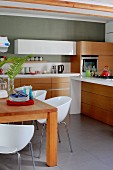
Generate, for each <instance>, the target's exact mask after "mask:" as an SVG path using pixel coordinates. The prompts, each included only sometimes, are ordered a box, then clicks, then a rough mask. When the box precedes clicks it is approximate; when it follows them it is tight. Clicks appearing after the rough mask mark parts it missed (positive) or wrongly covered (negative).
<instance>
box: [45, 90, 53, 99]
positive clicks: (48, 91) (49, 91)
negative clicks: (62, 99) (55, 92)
mask: <svg viewBox="0 0 113 170" xmlns="http://www.w3.org/2000/svg"><path fill="white" fill-rule="evenodd" d="M51 94H52V92H51V90H47V94H46V99H49V98H51V97H52V95H51Z"/></svg>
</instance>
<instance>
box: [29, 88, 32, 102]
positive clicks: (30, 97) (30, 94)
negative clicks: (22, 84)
mask: <svg viewBox="0 0 113 170" xmlns="http://www.w3.org/2000/svg"><path fill="white" fill-rule="evenodd" d="M29 99H30V100H33V93H32V86H30V87H29Z"/></svg>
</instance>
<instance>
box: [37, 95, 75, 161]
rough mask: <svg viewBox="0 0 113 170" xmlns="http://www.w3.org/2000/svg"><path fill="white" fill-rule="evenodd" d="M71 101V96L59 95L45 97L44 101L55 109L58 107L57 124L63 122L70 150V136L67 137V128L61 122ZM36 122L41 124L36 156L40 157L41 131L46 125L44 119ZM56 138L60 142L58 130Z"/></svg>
mask: <svg viewBox="0 0 113 170" xmlns="http://www.w3.org/2000/svg"><path fill="white" fill-rule="evenodd" d="M71 101H72V99H71V97H68V96H60V97H53V98H50V99H47V100H45V101H44V102H45V103H47V104H49V105H52V106H54V107H57V109H58V124H60V123H63V124H64V125H65V129H66V133H67V136H68V140H69V146H70V150H71V152H73V151H72V146H71V140H70V137H69V132H68V128H67V125H66V122H63V120H64V119H65V118H66V116H67V114H68V111H69V108H70V104H71ZM37 122H39V123H42V124H43V127H42V134H41V140H40V148H39V156H38V157H39V158H40V155H41V145H42V139H43V131H44V129H45V125H46V119H40V120H37ZM58 138H59V142H61V140H60V136H59V131H58Z"/></svg>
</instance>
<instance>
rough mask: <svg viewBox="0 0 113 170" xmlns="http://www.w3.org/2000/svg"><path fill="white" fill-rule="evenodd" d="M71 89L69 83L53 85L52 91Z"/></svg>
mask: <svg viewBox="0 0 113 170" xmlns="http://www.w3.org/2000/svg"><path fill="white" fill-rule="evenodd" d="M65 88H70V84H69V83H52V89H65Z"/></svg>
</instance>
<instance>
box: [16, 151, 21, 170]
mask: <svg viewBox="0 0 113 170" xmlns="http://www.w3.org/2000/svg"><path fill="white" fill-rule="evenodd" d="M17 156H18V170H21V156H20V153H19V152H17Z"/></svg>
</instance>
